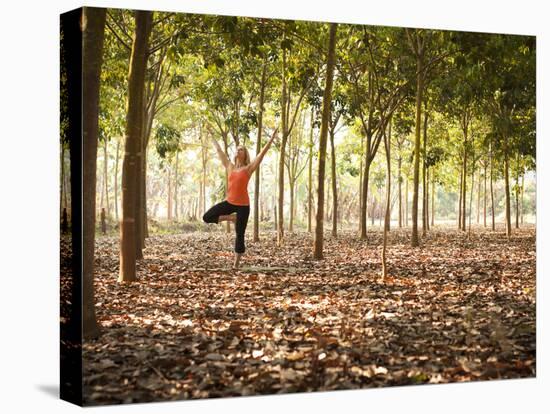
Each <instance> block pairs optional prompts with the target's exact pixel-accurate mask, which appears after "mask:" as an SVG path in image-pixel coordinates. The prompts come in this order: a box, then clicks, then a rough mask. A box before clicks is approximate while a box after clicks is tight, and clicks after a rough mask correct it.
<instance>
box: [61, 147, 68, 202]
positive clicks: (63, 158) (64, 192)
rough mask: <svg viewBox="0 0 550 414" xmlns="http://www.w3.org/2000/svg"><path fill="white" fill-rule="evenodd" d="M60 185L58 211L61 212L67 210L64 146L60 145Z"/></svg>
mask: <svg viewBox="0 0 550 414" xmlns="http://www.w3.org/2000/svg"><path fill="white" fill-rule="evenodd" d="M60 164H61V185H60V191H61V194H60V197H59V200H61V203H60V204H61V205H60V210H61V211H63V209H64V208H67V192H66V190H65V145H64V144H63V143H61V163H60Z"/></svg>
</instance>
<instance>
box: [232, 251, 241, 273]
mask: <svg viewBox="0 0 550 414" xmlns="http://www.w3.org/2000/svg"><path fill="white" fill-rule="evenodd" d="M241 256H242V253H235V261H234V262H233V269H238V268H239V267H240V261H241Z"/></svg>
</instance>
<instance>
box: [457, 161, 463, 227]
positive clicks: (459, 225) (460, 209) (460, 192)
mask: <svg viewBox="0 0 550 414" xmlns="http://www.w3.org/2000/svg"><path fill="white" fill-rule="evenodd" d="M463 187H464V164H462V166H461V167H460V187H459V190H458V193H459V197H458V223H457V224H458V229H459V230H461V229H462V194H463V193H462V188H463Z"/></svg>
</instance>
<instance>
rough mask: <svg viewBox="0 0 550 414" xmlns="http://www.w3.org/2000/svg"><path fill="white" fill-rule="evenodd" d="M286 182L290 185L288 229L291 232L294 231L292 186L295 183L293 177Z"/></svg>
mask: <svg viewBox="0 0 550 414" xmlns="http://www.w3.org/2000/svg"><path fill="white" fill-rule="evenodd" d="M288 184H289V186H290V221H289V224H288V231H289V232H290V233H292V232H293V231H294V190H295V189H294V186H295V185H296V182H295V180H294V178H290V179H289V180H288Z"/></svg>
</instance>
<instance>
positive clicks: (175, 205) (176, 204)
mask: <svg viewBox="0 0 550 414" xmlns="http://www.w3.org/2000/svg"><path fill="white" fill-rule="evenodd" d="M178 155H179V151H176V167H175V171H174V218H175V219H176V220H177V219H178V161H179V157H178ZM182 218H183V217H182Z"/></svg>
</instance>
